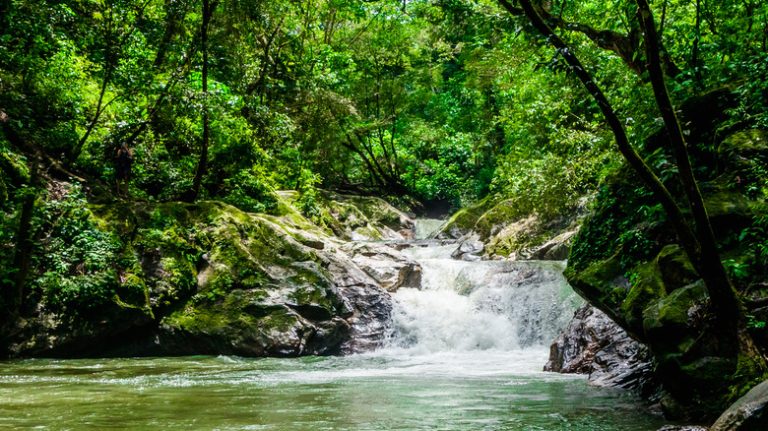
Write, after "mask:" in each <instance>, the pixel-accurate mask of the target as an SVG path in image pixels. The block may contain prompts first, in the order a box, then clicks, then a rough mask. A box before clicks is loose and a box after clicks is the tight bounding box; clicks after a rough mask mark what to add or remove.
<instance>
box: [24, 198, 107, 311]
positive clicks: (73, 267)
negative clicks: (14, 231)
mask: <svg viewBox="0 0 768 431" xmlns="http://www.w3.org/2000/svg"><path fill="white" fill-rule="evenodd" d="M38 222H39V224H40V226H39V228H40V229H43V230H44V231H45V232H47V235H46V239H45V240H44V241H43V242H42V244H41V246H40V249H39V250H38V253H37V254H36V258H37V262H38V264H39V265H40V266H41V267H42V268H45V272H43V273H42V274H41V275H40V276H39V277H37V279H35V280H34V282H33V287H34V288H36V289H39V290H40V291H41V292H42V295H43V299H44V302H45V304H46V305H47V306H48V307H49V308H51V309H52V310H57V311H62V310H67V311H69V312H71V313H73V314H78V313H86V312H89V311H92V310H95V309H97V308H99V307H100V306H102V305H104V304H105V303H108V302H110V301H112V299H113V297H114V295H115V294H116V292H117V288H118V276H117V270H118V268H117V265H116V264H117V261H118V254H119V251H120V250H121V248H122V243H121V242H120V240H119V238H118V237H117V236H116V235H115V234H113V233H111V232H105V231H103V230H100V229H99V228H98V226H97V225H96V223H95V222H94V220H93V219H92V213H91V211H90V210H88V209H87V202H86V200H85V197H84V195H83V192H82V190H81V188H80V187H79V186H77V185H71V186H69V187H68V190H67V194H66V196H64V197H63V198H62V199H58V200H49V201H46V202H45V203H44V204H43V206H42V208H41V209H40V214H39V219H38Z"/></svg>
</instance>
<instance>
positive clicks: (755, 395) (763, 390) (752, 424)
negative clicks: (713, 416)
mask: <svg viewBox="0 0 768 431" xmlns="http://www.w3.org/2000/svg"><path fill="white" fill-rule="evenodd" d="M767 429H768V380H766V381H764V382H762V383H760V384H759V385H757V386H755V387H754V388H752V390H750V391H749V392H747V394H746V395H744V396H743V397H741V398H739V399H738V400H737V401H736V402H735V403H733V404H732V405H731V406H730V407H728V409H727V410H726V411H725V412H724V413H723V414H722V415H720V417H719V418H718V419H717V421H715V424H714V425H712V427H711V428H710V431H764V430H767Z"/></svg>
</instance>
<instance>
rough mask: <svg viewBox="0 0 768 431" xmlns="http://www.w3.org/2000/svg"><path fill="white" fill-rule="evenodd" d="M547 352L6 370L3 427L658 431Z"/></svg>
mask: <svg viewBox="0 0 768 431" xmlns="http://www.w3.org/2000/svg"><path fill="white" fill-rule="evenodd" d="M545 360H546V351H544V350H532V349H526V350H524V351H523V350H521V351H512V352H492V351H485V352H484V354H483V355H477V354H475V353H438V354H431V355H411V354H410V353H408V352H406V351H401V352H398V351H397V350H391V351H389V352H384V353H378V354H368V355H356V356H349V357H319V358H318V357H314V358H313V357H309V358H299V359H271V358H268V359H244V358H233V357H184V358H145V359H88V360H41V359H36V360H23V361H12V362H5V363H2V364H0V429H19V430H32V429H37V430H47V429H50V430H65V429H67V430H97V429H101V430H103V429H121V430H123V429H126V430H585V431H597V430H606V431H608V430H616V431H619V430H623V431H631V430H638V431H640V430H655V429H657V428H658V426H660V425H661V422H660V421H659V419H658V418H656V417H653V416H651V415H648V414H647V413H644V412H643V411H642V410H641V409H639V408H638V406H639V405H640V404H639V401H638V400H637V399H636V398H634V397H633V396H631V395H629V394H627V393H625V392H622V391H617V390H607V389H600V388H595V387H590V386H588V384H587V383H586V380H585V379H584V378H583V377H579V376H563V375H559V374H553V373H544V372H540V371H538V370H539V369H540V366H541V363H543V362H544V361H545Z"/></svg>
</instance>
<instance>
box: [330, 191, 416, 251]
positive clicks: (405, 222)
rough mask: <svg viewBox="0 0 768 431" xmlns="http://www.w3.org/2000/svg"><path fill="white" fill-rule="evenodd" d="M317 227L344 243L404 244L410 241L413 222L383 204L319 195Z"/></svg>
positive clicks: (370, 199) (375, 200)
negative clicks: (322, 228) (328, 231)
mask: <svg viewBox="0 0 768 431" xmlns="http://www.w3.org/2000/svg"><path fill="white" fill-rule="evenodd" d="M319 203H320V207H321V208H320V212H321V216H320V220H319V223H320V224H321V225H324V226H326V227H328V228H329V229H330V230H331V231H332V232H333V234H334V235H335V236H336V237H338V238H340V239H344V240H352V241H380V240H400V241H402V240H406V239H410V238H412V237H413V229H414V220H413V219H412V218H411V217H410V216H409V215H408V214H406V213H404V212H402V211H400V210H398V209H397V208H395V207H393V206H392V205H390V204H389V203H387V202H386V201H385V200H383V199H381V198H377V197H372V196H352V195H343V194H339V193H331V192H323V193H322V196H321V198H320V202H319Z"/></svg>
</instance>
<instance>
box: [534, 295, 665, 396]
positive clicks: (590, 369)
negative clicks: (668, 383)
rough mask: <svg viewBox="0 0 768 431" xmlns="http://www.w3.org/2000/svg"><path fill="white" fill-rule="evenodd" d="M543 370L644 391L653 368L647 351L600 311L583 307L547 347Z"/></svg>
mask: <svg viewBox="0 0 768 431" xmlns="http://www.w3.org/2000/svg"><path fill="white" fill-rule="evenodd" d="M544 370H545V371H554V372H560V373H578V374H589V381H590V382H591V383H593V384H596V385H600V386H610V387H621V388H626V389H637V390H640V391H648V390H650V389H651V387H650V386H651V385H652V384H653V365H652V362H651V358H650V355H649V353H648V350H647V349H646V348H645V347H644V346H643V345H641V344H640V343H638V342H636V341H635V340H633V339H632V338H630V336H629V335H628V334H627V333H626V332H625V331H624V330H623V329H622V328H621V327H619V326H618V325H617V324H616V323H614V322H613V321H612V320H611V319H610V318H608V316H606V315H605V313H603V312H602V311H600V310H598V309H596V308H594V307H592V306H590V305H584V306H582V307H580V308H579V309H578V310H576V313H575V314H574V317H573V319H572V320H571V323H570V324H569V325H568V327H567V328H566V329H565V330H564V331H563V333H562V334H561V335H560V336H559V337H558V338H557V339H556V340H555V342H554V343H553V344H552V346H551V347H550V356H549V362H547V364H546V365H545V367H544Z"/></svg>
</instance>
